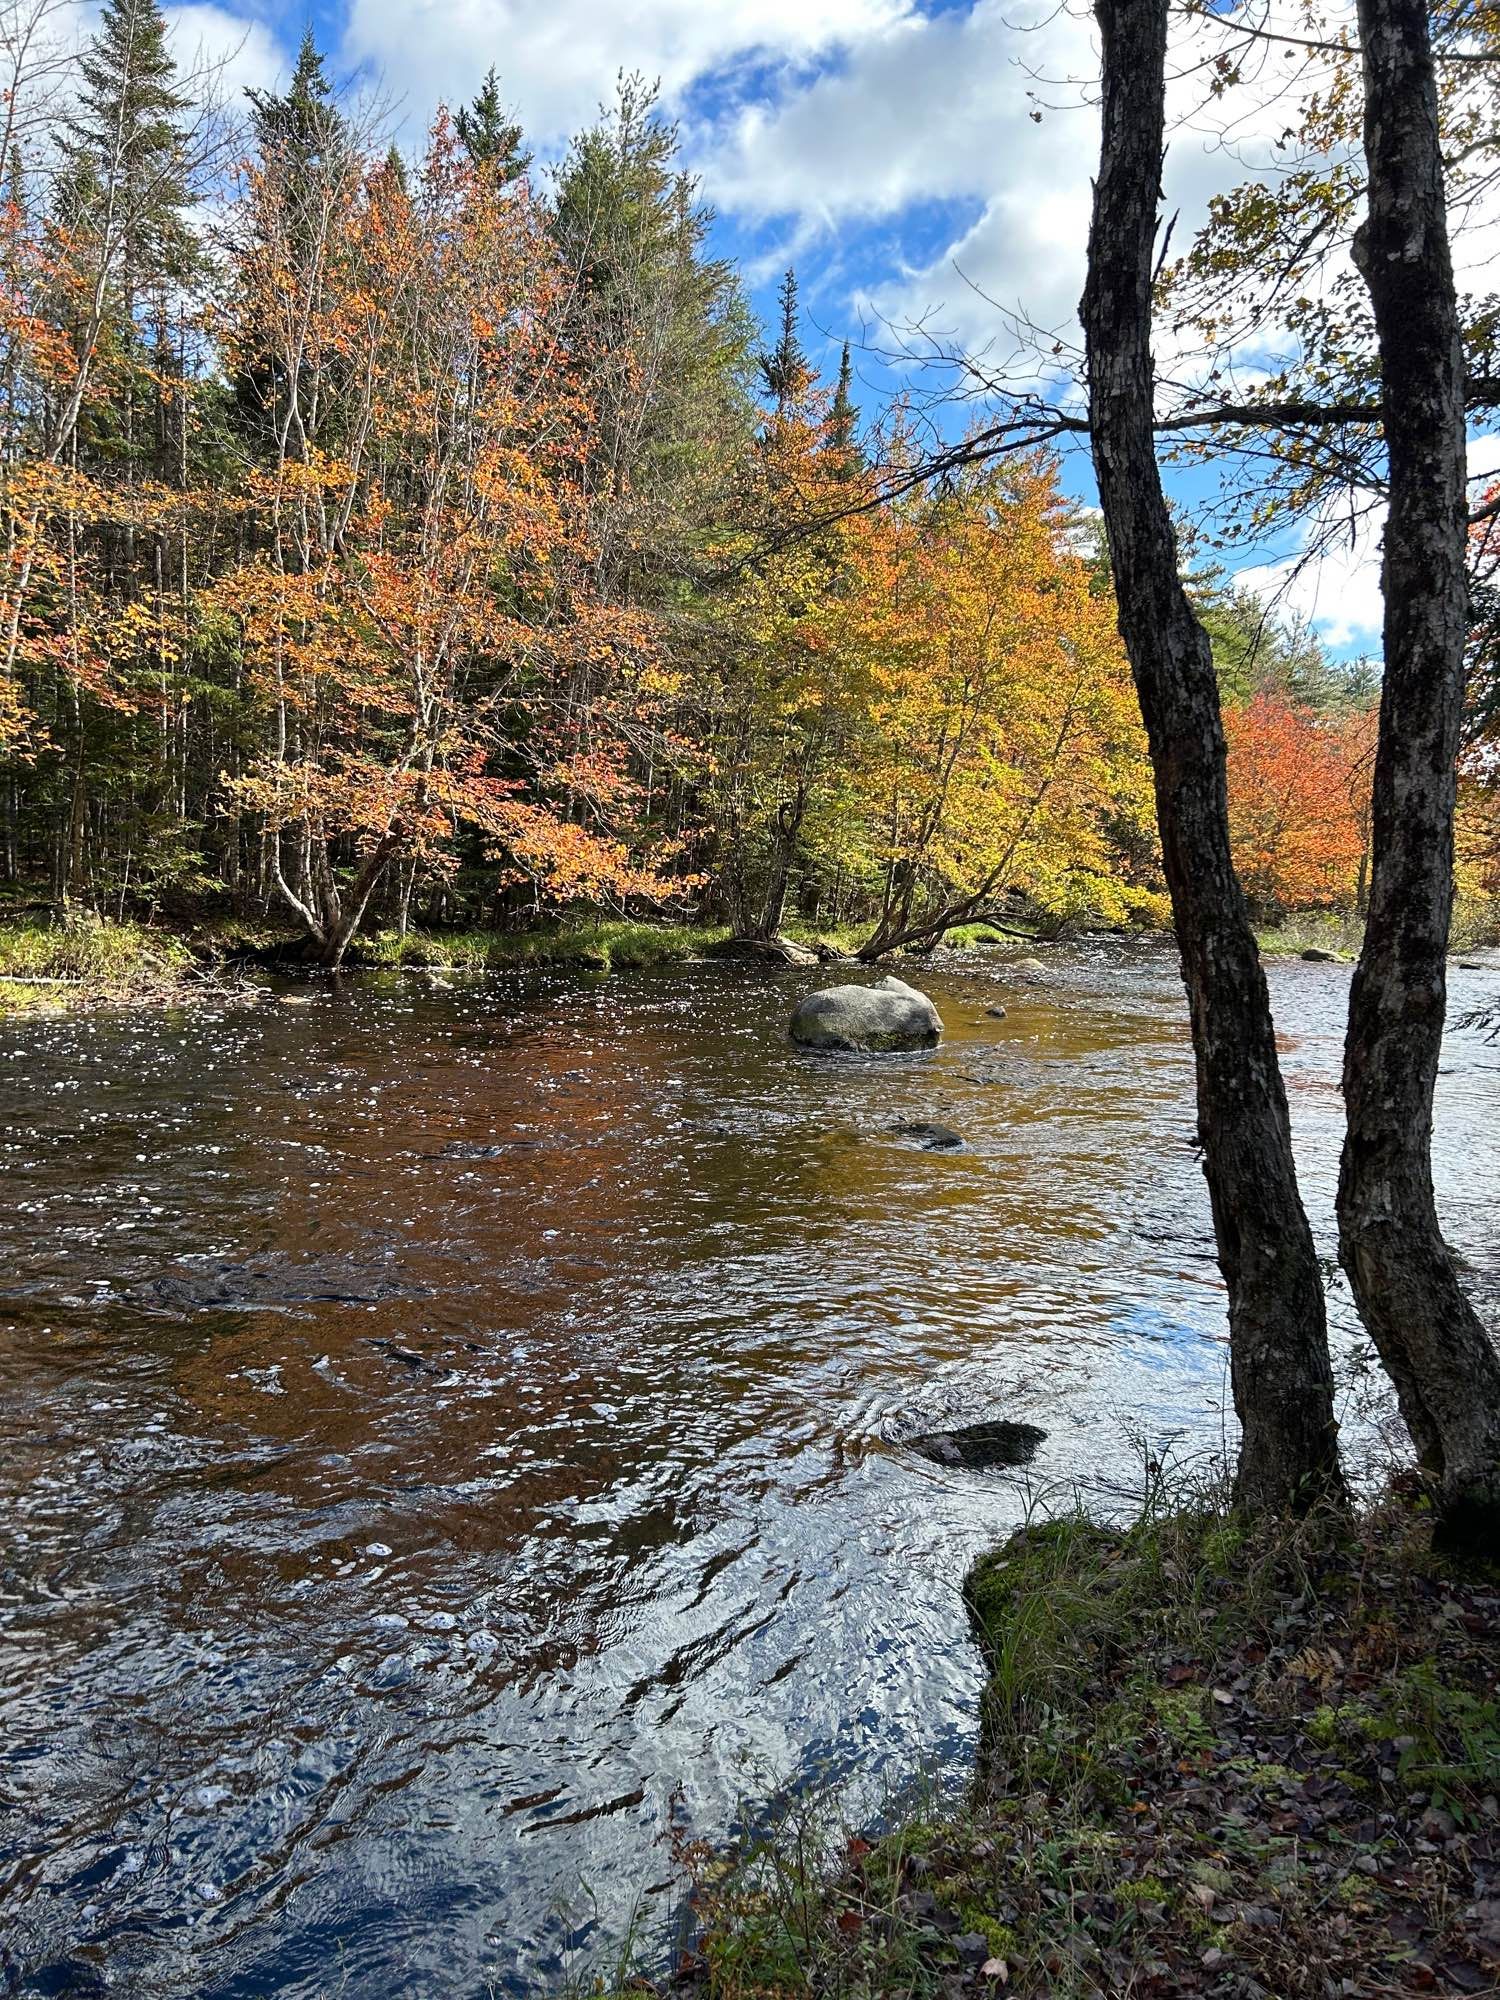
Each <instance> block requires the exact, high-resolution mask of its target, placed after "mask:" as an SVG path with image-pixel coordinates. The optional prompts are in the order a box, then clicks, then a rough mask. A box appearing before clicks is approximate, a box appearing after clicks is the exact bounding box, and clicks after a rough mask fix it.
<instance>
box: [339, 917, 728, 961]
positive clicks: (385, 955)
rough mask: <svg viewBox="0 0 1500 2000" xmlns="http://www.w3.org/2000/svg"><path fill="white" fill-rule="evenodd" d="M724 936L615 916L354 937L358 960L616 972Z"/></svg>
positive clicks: (703, 947) (700, 950) (690, 953)
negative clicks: (513, 927) (526, 926)
mask: <svg viewBox="0 0 1500 2000" xmlns="http://www.w3.org/2000/svg"><path fill="white" fill-rule="evenodd" d="M728 935H729V933H728V932H727V930H724V929H723V928H714V927H709V926H700V925H691V924H646V923H630V922H626V921H624V920H621V921H617V922H599V923H580V924H549V925H546V926H544V927H543V928H540V929H538V930H534V931H408V932H407V934H406V936H405V937H402V936H400V935H399V934H398V933H397V932H395V931H381V932H377V933H376V934H375V935H373V936H371V937H369V938H365V939H362V940H361V941H360V945H359V949H358V953H357V961H358V962H359V963H361V964H365V965H385V966H400V965H412V966H429V967H433V968H435V969H447V970H465V971H471V972H507V971H526V970H528V969H531V968H538V969H540V968H543V967H558V968H571V969H575V970H579V971H595V972H610V971H624V970H627V969H629V968H631V967H634V966H643V965H675V964H681V963H683V962H685V961H686V960H689V959H694V958H701V957H703V955H704V954H705V952H708V951H711V950H712V949H713V947H714V946H715V945H716V944H720V943H722V942H723V940H724V939H725V938H726V937H727V936H728Z"/></svg>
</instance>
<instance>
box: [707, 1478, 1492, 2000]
mask: <svg viewBox="0 0 1500 2000" xmlns="http://www.w3.org/2000/svg"><path fill="white" fill-rule="evenodd" d="M1497 1584H1500V1578H1497V1575H1496V1573H1494V1572H1491V1573H1490V1574H1489V1575H1475V1574H1465V1573H1461V1572H1456V1571H1455V1570H1453V1569H1452V1568H1451V1567H1449V1566H1447V1565H1446V1563H1445V1562H1444V1561H1443V1560H1442V1559H1440V1558H1438V1557H1437V1556H1435V1555H1434V1553H1433V1551H1432V1548H1431V1544H1430V1538H1429V1535H1428V1531H1427V1523H1426V1519H1425V1517H1424V1515H1423V1514H1422V1513H1421V1512H1420V1511H1413V1510H1412V1509H1411V1508H1409V1507H1408V1506H1406V1505H1405V1504H1403V1503H1402V1502H1400V1501H1398V1500H1395V1499H1392V1500H1390V1501H1388V1502H1386V1503H1384V1504H1383V1505H1381V1506H1380V1507H1379V1508H1377V1509H1375V1510H1374V1511H1372V1512H1370V1513H1368V1514H1366V1515H1365V1516H1364V1517H1363V1518H1361V1519H1360V1520H1359V1521H1358V1522H1357V1523H1356V1524H1355V1525H1354V1526H1353V1527H1348V1526H1338V1525H1335V1524H1331V1523H1328V1522H1322V1523H1312V1524H1306V1525H1304V1526H1302V1527H1299V1528H1295V1529H1292V1528H1282V1529H1279V1530H1276V1531H1274V1532H1271V1531H1267V1532H1262V1533H1259V1534H1257V1533H1252V1532H1250V1531H1249V1530H1247V1529H1246V1528H1245V1527H1244V1526H1242V1525H1241V1524H1239V1523H1238V1522H1237V1521H1236V1520H1235V1519H1234V1518H1233V1517H1232V1516H1231V1515H1229V1514H1228V1513H1227V1512H1224V1511H1221V1510H1218V1509H1208V1510H1203V1511H1195V1512H1191V1513H1186V1514H1175V1515H1167V1516H1164V1517H1163V1516H1160V1515H1158V1514H1156V1513H1154V1512H1152V1513H1148V1515H1147V1516H1146V1517H1145V1518H1143V1519H1142V1521H1140V1522H1139V1523H1138V1524H1137V1525H1136V1526H1135V1527H1134V1528H1133V1529H1131V1530H1130V1531H1129V1532H1126V1533H1123V1534H1122V1533H1118V1532H1115V1531H1112V1530H1109V1529H1105V1528H1101V1527H1098V1526H1095V1525H1092V1524H1090V1523H1089V1522H1088V1521H1086V1520H1083V1519H1081V1518H1073V1519H1066V1520H1059V1521H1055V1522H1052V1523H1049V1524H1047V1525H1044V1526H1039V1527H1032V1528H1029V1529H1026V1530H1023V1531H1022V1532H1021V1533H1019V1534H1017V1535H1016V1536H1015V1537H1013V1538H1012V1539H1011V1540H1010V1541H1009V1542H1007V1543H1006V1544H1005V1545H1004V1547H1002V1548H1001V1549H999V1550H997V1551H996V1552H995V1553H994V1554H993V1555H991V1556H989V1557H987V1558H985V1559H984V1560H982V1561H981V1562H980V1563H979V1564H977V1565H976V1567H975V1568H974V1569H973V1570H972V1571H971V1572H970V1575H969V1577H968V1581H967V1584H966V1592H965V1594H966V1599H967V1602H968V1607H969V1610H970V1614H971V1618H972V1621H973V1625H974V1630H975V1633H976V1636H977V1638H978V1640H979V1643H980V1645H981V1648H982V1650H983V1652H984V1655H985V1659H986V1662H987V1664H988V1668H989V1679H988V1684H987V1687H986V1690H985V1695H984V1701H983V1711H982V1747H981V1759H980V1773H979V1777H978V1779H977V1781H976V1784H975V1787H974V1791H973V1795H972V1797H971V1799H970V1800H969V1802H968V1804H967V1805H966V1806H965V1807H964V1808H963V1809H961V1810H958V1811H954V1812H951V1813H948V1814H946V1815H945V1814H937V1815H934V1816H933V1817H930V1818H922V1819H917V1820H912V1821H908V1822H906V1823H904V1824H901V1825H898V1826H896V1827H895V1828H893V1829H892V1830H890V1831H888V1832H885V1833H884V1834H882V1835H880V1836H879V1837H874V1836H872V1837H871V1839H870V1840H868V1841H867V1840H865V1839H864V1838H861V1837H851V1836H848V1835H843V1836H841V1838H840V1839H839V1840H838V1841H837V1842H836V1843H832V1844H830V1843H829V1842H828V1841H827V1840H824V1841H821V1842H820V1841H818V1840H815V1839H810V1838H809V1837H808V1833H807V1829H805V1828H799V1829H795V1830H792V1831H791V1832H790V1833H789V1834H783V1835H782V1836H780V1837H777V1838H773V1839H772V1840H771V1841H770V1842H768V1843H767V1845H766V1846H765V1847H764V1848H762V1849H761V1850H760V1851H759V1852H758V1853H756V1854H754V1855H753V1856H751V1857H749V1858H748V1859H745V1860H743V1861H742V1862H741V1863H740V1864H739V1865H738V1866H737V1867H735V1868H734V1869H733V1871H732V1872H730V1873H728V1874H724V1873H722V1872H717V1871H716V1868H715V1867H714V1866H713V1865H706V1866H704V1865H700V1869H699V1880H698V1882H697V1884H696V1889H695V1904H696V1915H697V1918H698V1920H699V1923H700V1933H699V1937H698V1942H697V1945H696V1948H695V1951H694V1953H693V1955H692V1957H691V1959H690V1960H689V1961H688V1962H687V1964H686V1967H685V1970H684V1973H683V1975H682V1978H681V1982H680V1983H681V1984H682V1985H685V1986H686V1987H687V1988H688V1989H690V1990H692V1991H695V1992H698V1993H701V1994H705V1995H712V1996H714V2000H772V1996H778V2000H779V1996H784V1995H791V1994H818V1995H830V1996H833V1995H837V1996H846V1995H847V1996H851V1997H852V1996H854V1995H856V1994H857V1995H861V1996H867V1997H868V2000H886V1996H891V2000H894V1996H897V1995H900V1996H903V2000H916V1997H917V1996H932V2000H938V1997H939V1996H942V2000H957V1996H961V1995H967V1994H988V1995H1006V1996H1009V1995H1017V1996H1035V2000H1041V1996H1044V1995H1046V1996H1050V2000H1084V1996H1089V2000H1103V1996H1118V1995H1123V1994H1127V1993H1129V1994H1151V1995H1158V1996H1174V1997H1175V1996H1183V2000H1186V1996H1193V2000H1250V1996H1261V2000H1268V1996H1274V2000H1293V1996H1302V1995H1307V1996H1326V1995H1338V1996H1344V1995H1351V1996H1352V1995H1359V1996H1365V1995H1369V1996H1375V1995H1395V1994H1401V1995H1407V1994H1411V1995H1415V1994H1419V1993H1424V1992H1433V1993H1487V1994H1488V1993H1494V1992H1496V1991H1500V1698H1497V1697H1500V1691H1497V1686H1496V1675H1497V1665H1500V1646H1497V1641H1500V1588H1497Z"/></svg>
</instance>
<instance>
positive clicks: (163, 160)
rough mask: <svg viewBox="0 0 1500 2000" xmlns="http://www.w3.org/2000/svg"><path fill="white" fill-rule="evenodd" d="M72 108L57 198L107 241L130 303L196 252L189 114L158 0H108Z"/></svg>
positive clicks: (181, 271)
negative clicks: (75, 105)
mask: <svg viewBox="0 0 1500 2000" xmlns="http://www.w3.org/2000/svg"><path fill="white" fill-rule="evenodd" d="M78 68H79V73H80V76H81V78H82V85H81V88H80V90H79V103H78V110H77V112H76V114H75V116H74V118H73V121H72V126H71V130H70V131H69V133H68V134H67V136H66V138H65V140H64V151H65V158H66V169H65V172H64V175H63V181H62V187H61V190H60V205H61V206H62V208H63V211H64V214H65V217H66V219H67V221H68V223H69V224H70V226H72V227H74V228H78V227H83V228H87V227H89V226H90V225H91V226H92V227H93V229H94V230H95V231H96V232H98V233H100V234H101V235H102V236H107V237H108V238H109V241H108V242H107V243H105V244H103V246H102V247H103V249H104V254H105V255H106V256H110V257H111V258H117V263H116V268H117V270H118V273H119V280H120V286H121V289H122V291H123V294H124V297H125V300H126V303H127V308H129V309H133V307H134V305H135V303H136V301H138V300H139V299H140V298H141V297H142V296H143V295H145V294H146V293H148V292H150V291H151V290H152V289H153V288H156V287H160V286H162V285H165V284H168V283H170V282H172V281H174V280H177V279H180V278H182V277H183V276H184V275H185V274H186V273H187V271H188V270H189V269H190V268H191V266H192V264H193V262H194V261H195V257H196V243H195V239H194V237H193V234H192V230H191V228H190V226H189V224H188V221H187V211H188V207H189V204H190V202H191V199H192V197H191V192H190V190H189V187H188V181H187V150H188V139H187V119H188V114H189V111H190V108H191V107H190V100H189V99H188V97H187V95H186V93H185V92H183V91H182V90H180V89H179V88H178V86H177V67H176V64H175V63H174V62H173V60H172V56H171V53H170V51H169V50H168V48H167V24H166V20H165V18H164V16H163V14H162V11H161V8H160V7H159V6H158V4H157V0H106V5H105V7H104V11H103V13H102V14H101V15H100V17H99V26H98V28H97V29H96V30H95V32H94V35H93V37H92V39H91V40H90V42H89V44H88V46H87V48H86V49H85V50H84V52H83V54H82V55H81V56H80V57H79V60H78Z"/></svg>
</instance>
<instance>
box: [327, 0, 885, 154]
mask: <svg viewBox="0 0 1500 2000" xmlns="http://www.w3.org/2000/svg"><path fill="white" fill-rule="evenodd" d="M912 5H913V0H631V3H630V4H626V5H622V4H619V3H618V0H416V3H415V4H413V0H351V4H350V8H349V15H348V19H347V22H346V24H345V32H344V39H343V47H342V55H343V58H344V60H345V61H346V62H347V63H348V64H349V65H350V66H351V67H356V68H362V69H365V70H367V71H369V72H371V73H373V74H374V75H375V76H376V77H377V78H379V79H382V80H383V81H384V83H385V85H386V86H387V87H388V88H389V89H391V90H394V91H397V92H399V93H400V94H401V95H402V97H403V99H404V101H405V102H406V103H407V105H408V106H409V108H410V109H411V111H412V113H413V115H414V116H415V117H416V118H417V119H418V120H425V119H426V117H427V114H428V112H429V110H430V108H431V107H432V105H434V104H435V103H436V102H437V101H438V100H439V99H443V100H445V101H446V102H448V103H450V104H452V103H457V102H462V101H463V100H464V99H466V98H468V97H470V96H472V94H473V92H474V90H475V88H476V87H477V85H478V83H479V80H480V78H481V77H482V76H483V74H484V72H485V70H486V69H488V67H489V66H490V64H491V63H493V64H494V65H495V67H496V69H497V70H498V71H499V73H500V78H501V84H502V88H503V89H504V92H505V95H506V98H507V100H508V101H509V102H510V103H512V104H513V105H514V106H515V108H516V109H517V110H518V111H519V112H520V114H521V117H522V120H523V122H524V123H525V126H526V129H527V131H528V133H529V135H530V136H531V138H532V139H533V140H534V141H536V142H537V143H539V144H540V145H542V146H544V147H554V146H556V144H557V143H558V142H559V141H560V140H562V139H565V138H566V137H567V136H568V135H569V134H570V133H571V132H573V131H575V130H577V129H578V127H579V126H580V125H582V124H583V123H585V122H586V121H587V120H588V119H589V118H590V117H591V116H592V115H593V113H594V110H595V108H596V106H597V105H598V103H599V101H600V99H601V98H602V97H607V96H608V95H609V93H610V90H611V88H612V80H613V78H614V76H615V73H616V72H617V71H618V70H621V69H625V70H640V71H642V72H644V74H645V75H647V76H648V77H660V79H661V82H662V85H663V88H664V90H665V92H666V93H667V95H668V97H669V98H671V97H675V96H678V95H680V94H681V93H682V92H683V91H685V90H686V89H687V88H688V87H689V86H690V85H692V84H693V83H695V82H697V81H698V80H700V79H701V78H704V77H706V76H711V75H720V76H723V75H726V74H729V73H732V72H733V71H734V70H735V69H736V68H737V67H739V66H742V65H744V64H746V63H749V62H752V61H755V62H766V61H769V62H772V63H774V64H776V65H778V66H779V67H782V68H783V69H785V70H795V69H796V68H797V67H798V66H799V65H802V64H805V63H807V62H808V61H810V60H811V59H813V58H816V57H821V56H823V55H826V54H827V53H828V52H829V51H831V50H835V49H838V48H842V47H846V46H849V45H851V44H854V43H857V42H859V41H861V40H862V39H863V38H865V37H867V36H869V35H871V34H879V33H881V32H883V31H884V30H885V29H887V28H888V27H889V26H890V25H891V24H892V23H893V22H897V21H900V20H901V19H903V18H904V17H906V16H908V15H910V13H911V12H912Z"/></svg>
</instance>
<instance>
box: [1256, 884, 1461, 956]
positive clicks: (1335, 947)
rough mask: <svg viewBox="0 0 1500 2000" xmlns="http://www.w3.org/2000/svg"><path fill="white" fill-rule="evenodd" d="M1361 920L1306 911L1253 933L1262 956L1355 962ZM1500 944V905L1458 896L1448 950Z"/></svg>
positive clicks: (1362, 924) (1322, 911) (1454, 950)
mask: <svg viewBox="0 0 1500 2000" xmlns="http://www.w3.org/2000/svg"><path fill="white" fill-rule="evenodd" d="M1364 928H1365V927H1364V921H1363V919H1362V918H1360V917H1354V916H1335V915H1331V914H1329V913H1328V912H1327V911H1324V910H1309V911H1305V912H1303V913H1302V914H1301V915H1297V916H1288V917H1284V918H1282V920H1281V922H1280V923H1277V924H1273V925H1269V926H1267V927H1266V928H1265V929H1262V930H1258V931H1257V932H1256V934H1255V936H1256V942H1257V943H1258V944H1259V946H1260V949H1261V952H1262V954H1263V956H1265V957H1268V958H1277V957H1279V958H1287V957H1295V956H1296V955H1297V953H1299V952H1303V951H1326V952H1331V953H1332V954H1333V955H1334V957H1335V958H1347V959H1356V958H1358V957H1359V948H1360V945H1361V943H1362V942H1363V940H1364ZM1496 943H1500V906H1497V904H1496V903H1495V902H1494V901H1492V900H1489V899H1481V898H1472V897H1470V898H1465V897H1460V898H1459V900H1458V902H1457V903H1456V904H1455V905H1454V909H1453V935H1452V939H1451V942H1450V946H1449V948H1450V950H1451V951H1452V952H1453V953H1454V955H1455V956H1458V955H1462V954H1463V953H1464V952H1468V951H1481V950H1483V949H1484V948H1485V947H1486V946H1488V945H1493V944H1496Z"/></svg>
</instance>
